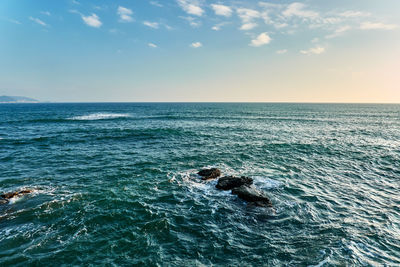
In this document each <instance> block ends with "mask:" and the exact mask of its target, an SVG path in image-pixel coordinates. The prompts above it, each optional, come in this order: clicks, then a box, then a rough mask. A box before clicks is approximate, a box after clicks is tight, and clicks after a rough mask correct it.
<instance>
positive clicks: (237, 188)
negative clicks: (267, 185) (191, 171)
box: [197, 168, 272, 207]
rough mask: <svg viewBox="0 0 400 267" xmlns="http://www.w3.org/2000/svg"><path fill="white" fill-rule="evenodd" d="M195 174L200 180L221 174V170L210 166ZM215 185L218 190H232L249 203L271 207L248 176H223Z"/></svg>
mask: <svg viewBox="0 0 400 267" xmlns="http://www.w3.org/2000/svg"><path fill="white" fill-rule="evenodd" d="M197 174H198V175H199V176H201V177H202V180H210V179H215V178H218V177H219V176H221V171H220V170H219V169H217V168H211V169H203V170H201V171H199V172H198V173H197ZM215 187H216V188H217V189H219V190H232V194H234V195H237V196H238V197H239V198H240V199H242V200H244V201H247V202H248V203H249V204H251V205H255V206H259V207H272V203H271V201H270V200H269V198H268V196H267V195H266V194H265V193H264V192H263V191H261V190H259V189H257V188H256V187H255V186H254V185H253V179H252V178H250V177H246V176H240V177H236V176H224V177H221V178H219V179H218V182H217V184H216V185H215Z"/></svg>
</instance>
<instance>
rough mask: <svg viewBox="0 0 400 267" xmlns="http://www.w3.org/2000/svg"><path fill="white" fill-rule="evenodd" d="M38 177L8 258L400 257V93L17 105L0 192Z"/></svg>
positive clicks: (10, 116) (391, 260) (4, 231)
mask: <svg viewBox="0 0 400 267" xmlns="http://www.w3.org/2000/svg"><path fill="white" fill-rule="evenodd" d="M204 167H218V168H220V169H221V170H222V171H223V173H224V174H227V175H246V176H250V177H253V178H254V179H255V184H256V186H257V187H259V188H260V189H262V190H264V191H265V192H266V194H267V195H268V196H269V197H270V199H271V201H272V203H273V205H274V210H271V209H265V208H261V207H254V206H250V205H247V203H245V202H243V201H241V200H239V199H238V198H237V197H236V196H233V195H231V194H230V192H222V191H218V190H216V189H215V183H216V181H211V182H203V181H201V180H200V179H199V178H198V177H197V176H196V172H197V171H198V170H199V169H201V168H204ZM24 188H32V189H34V192H33V193H32V194H30V195H26V196H24V197H20V198H15V199H12V201H11V202H10V203H9V204H5V205H0V265H1V266H13V265H16V266H26V265H50V266H57V265H63V264H65V265H106V266H120V265H140V266H211V265H214V266H222V265H229V266H263V265H264V266H337V265H341V266H384V265H386V266H399V265H400V105H351V104H348V105H347V104H346V105H344V104H228V103H225V104H217V103H207V104H196V103H190V104H189V103H188V104H183V103H181V104H173V103H169V104H161V103H159V104H156V103H154V104H151V103H148V104H147V103H141V104H140V103H137V104H136V103H129V104H128V103H126V104H118V103H115V104H109V103H97V104H83V103H82V104H2V105H0V192H9V191H14V190H21V189H24Z"/></svg>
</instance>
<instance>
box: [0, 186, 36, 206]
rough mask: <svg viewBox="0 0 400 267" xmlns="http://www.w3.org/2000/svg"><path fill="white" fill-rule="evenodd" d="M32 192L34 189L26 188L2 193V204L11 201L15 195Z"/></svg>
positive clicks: (0, 201) (0, 202)
mask: <svg viewBox="0 0 400 267" xmlns="http://www.w3.org/2000/svg"><path fill="white" fill-rule="evenodd" d="M32 192H33V190H31V189H25V190H21V191H14V192H9V193H5V194H2V195H0V204H7V203H8V202H9V199H11V198H13V197H17V196H23V195H26V194H30V193H32Z"/></svg>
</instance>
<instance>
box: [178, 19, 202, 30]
mask: <svg viewBox="0 0 400 267" xmlns="http://www.w3.org/2000/svg"><path fill="white" fill-rule="evenodd" d="M180 18H181V19H184V20H186V21H187V22H189V24H190V26H192V27H194V28H197V27H200V26H201V22H200V21H198V20H196V19H195V18H193V17H180Z"/></svg>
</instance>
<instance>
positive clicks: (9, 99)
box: [0, 95, 40, 104]
mask: <svg viewBox="0 0 400 267" xmlns="http://www.w3.org/2000/svg"><path fill="white" fill-rule="evenodd" d="M39 102H40V101H39V100H36V99H33V98H30V97H26V96H6V95H3V96H0V104H8V103H39Z"/></svg>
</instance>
